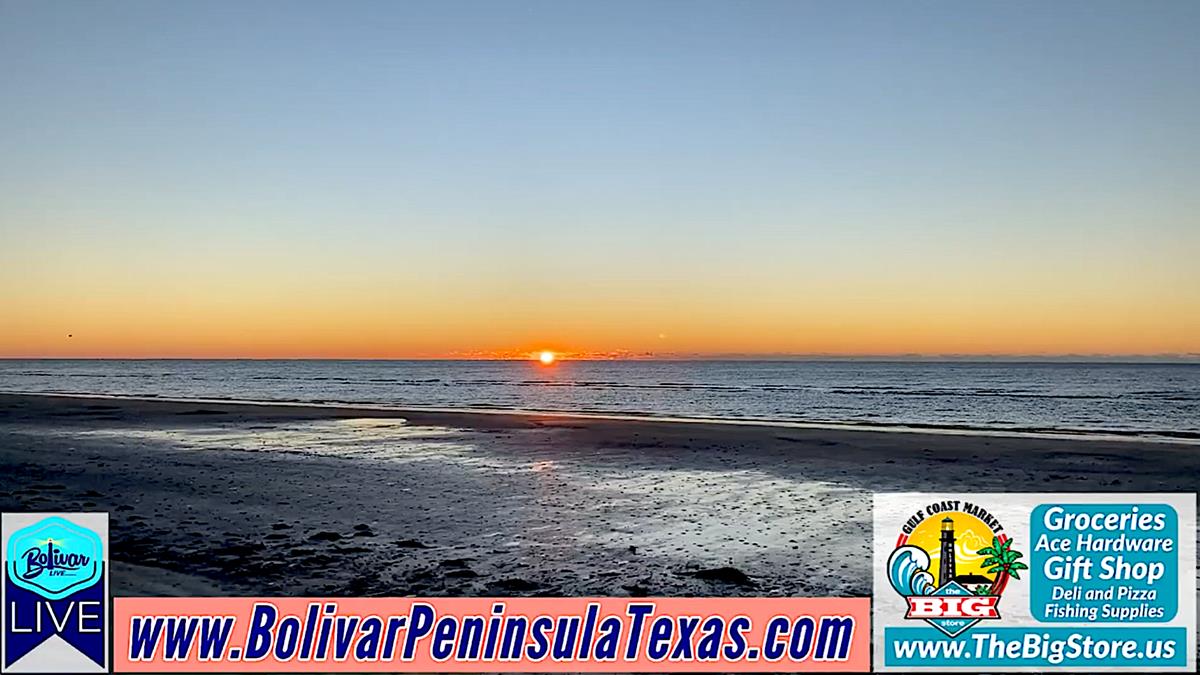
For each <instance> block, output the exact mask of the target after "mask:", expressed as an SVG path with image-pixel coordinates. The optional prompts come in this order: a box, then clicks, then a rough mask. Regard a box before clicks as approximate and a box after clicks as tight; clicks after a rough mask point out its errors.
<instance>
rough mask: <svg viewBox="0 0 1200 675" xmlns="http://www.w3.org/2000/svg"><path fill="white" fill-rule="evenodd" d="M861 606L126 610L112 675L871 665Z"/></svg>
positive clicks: (384, 605) (398, 602) (418, 603)
mask: <svg viewBox="0 0 1200 675" xmlns="http://www.w3.org/2000/svg"><path fill="white" fill-rule="evenodd" d="M869 615H870V601H869V600H868V599H866V598H435V599H419V598H117V599H116V600H114V614H113V629H114V630H113V632H114V646H113V652H114V653H113V662H114V668H113V669H114V671H115V672H221V671H224V672H295V671H313V672H337V671H342V672H355V671H359V672H365V671H387V672H629V671H641V672H648V671H663V672H666V671H672V672H731V671H754V672H766V671H779V672H784V671H788V672H797V671H813V672H818V671H826V672H828V671H851V672H855V671H857V672H862V671H865V670H867V669H869V667H870V656H869V648H870V647H869V640H870V624H869Z"/></svg>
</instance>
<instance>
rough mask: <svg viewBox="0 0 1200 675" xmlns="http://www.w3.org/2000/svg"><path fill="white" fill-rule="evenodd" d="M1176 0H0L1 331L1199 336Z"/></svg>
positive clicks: (318, 344) (553, 345)
mask: <svg viewBox="0 0 1200 675" xmlns="http://www.w3.org/2000/svg"><path fill="white" fill-rule="evenodd" d="M1197 34H1200V3H1198V2H1192V1H1181V2H1154V1H1151V2H1119V3H1109V2H1093V1H1088V2H1039V3H1020V2H1003V3H1001V2H997V3H992V4H990V5H986V4H983V3H977V2H971V3H954V2H938V3H934V2H903V3H891V2H889V3H833V2H829V3H816V2H802V1H794V2H792V1H789V2H780V3H775V2H766V1H760V2H682V1H680V2H649V3H620V2H607V1H606V2H594V3H584V2H560V1H558V0H555V1H547V2H517V1H513V2H495V1H491V0H488V1H481V2H436V3H435V2H429V3H422V2H347V3H340V2H321V3H308V2H266V1H256V2H249V3H240V2H203V3H201V2H182V1H181V2H157V1H156V2H128V1H121V2H104V3H99V2H95V3H82V2H16V1H13V0H0V62H2V63H3V64H4V66H3V68H0V97H2V99H0V100H2V102H3V104H2V105H0V356H10V357H27V356H28V357H34V356H97V357H103V356H113V357H122V356H137V357H150V356H170V357H174V356H188V357H207V356H222V357H224V356H236V357H364V358H365V357H394V358H408V357H494V356H517V357H524V356H525V355H528V354H530V353H532V352H535V351H537V350H541V349H550V350H555V351H558V352H561V353H563V354H565V355H568V356H574V357H576V358H578V357H588V356H592V357H597V356H599V357H604V356H617V357H621V356H647V355H653V356H659V357H670V356H680V355H683V356H704V355H724V354H741V355H755V354H763V355H767V354H769V355H778V354H843V355H854V354H870V355H888V354H908V353H920V354H947V353H954V354H1064V353H1074V354H1160V353H1200V40H1197V39H1196V36H1197Z"/></svg>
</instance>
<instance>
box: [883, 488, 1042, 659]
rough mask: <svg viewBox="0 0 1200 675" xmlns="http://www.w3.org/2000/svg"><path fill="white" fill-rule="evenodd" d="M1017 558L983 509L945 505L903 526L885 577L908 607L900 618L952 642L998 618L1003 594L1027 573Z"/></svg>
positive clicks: (933, 506)
mask: <svg viewBox="0 0 1200 675" xmlns="http://www.w3.org/2000/svg"><path fill="white" fill-rule="evenodd" d="M1022 557H1023V554H1022V553H1021V552H1019V551H1017V550H1016V549H1014V548H1013V540H1012V538H1011V537H1009V536H1008V535H1007V534H1005V533H1004V527H1003V526H1002V525H1001V524H1000V521H999V520H998V519H996V518H995V517H994V516H993V515H991V514H990V513H989V512H988V511H987V510H986V509H984V508H983V507H981V506H979V505H978V504H972V503H970V502H963V501H960V500H945V501H940V502H935V503H931V504H929V505H928V506H927V507H925V508H923V509H920V510H918V511H916V512H915V513H913V514H912V515H911V516H910V517H909V518H908V520H907V521H906V522H905V523H904V526H903V527H902V528H901V533H900V536H899V538H898V539H897V540H896V549H895V550H894V551H892V554H891V555H890V556H889V557H888V562H887V575H888V580H889V581H890V582H891V585H892V588H894V589H895V590H896V592H897V593H899V594H900V595H901V596H903V597H904V598H905V600H906V601H907V603H908V612H907V613H906V614H905V616H904V618H906V619H913V620H920V621H925V622H927V623H928V624H929V625H931V626H933V627H934V628H936V629H938V630H940V631H941V632H942V633H945V634H946V635H947V636H949V637H951V638H956V637H958V636H959V635H962V634H963V633H965V632H967V631H968V630H970V628H971V627H972V626H974V625H975V624H977V623H979V622H980V621H985V620H995V619H999V618H1000V607H999V605H1000V598H1001V596H1002V595H1003V593H1004V589H1005V588H1006V587H1007V586H1008V583H1009V581H1010V580H1013V579H1020V570H1024V569H1028V567H1027V566H1026V565H1025V563H1023V562H1021V561H1020V560H1019V559H1020V558H1022ZM935 565H936V574H935V572H934V566H935Z"/></svg>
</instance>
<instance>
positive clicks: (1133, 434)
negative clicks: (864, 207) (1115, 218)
mask: <svg viewBox="0 0 1200 675" xmlns="http://www.w3.org/2000/svg"><path fill="white" fill-rule="evenodd" d="M0 395H14V396H34V397H38V398H72V399H79V400H102V401H138V402H145V403H154V402H163V403H177V404H178V403H182V404H208V405H229V406H247V407H250V406H255V407H264V408H295V409H299V410H306V409H312V410H329V411H338V412H343V413H356V412H364V413H387V414H388V415H389V416H393V417H402V416H404V415H405V414H413V415H420V414H441V415H457V416H471V415H480V416H494V417H522V418H537V417H541V418H552V419H563V420H594V421H611V422H638V423H646V422H662V423H670V424H697V425H714V426H734V427H767V428H778V429H806V430H825V431H841V432H866V433H898V434H927V435H937V436H970V437H988V438H1041V439H1060V440H1082V441H1109V442H1113V441H1121V442H1133V443H1153V444H1176V445H1200V434H1197V433H1192V432H1183V431H1179V432H1176V431H1135V430H1128V431H1126V430H1113V429H1099V430H1085V429H1027V428H1026V429H1001V428H994V427H972V426H966V425H962V426H955V425H934V424H895V425H887V424H873V423H869V422H849V421H841V422H839V421H815V420H814V421H796V420H771V419H757V418H729V417H685V416H677V415H659V414H655V413H608V412H582V411H562V410H530V409H522V408H487V407H459V408H447V407H437V406H414V405H387V404H380V403H356V402H349V401H339V402H333V403H326V402H312V401H297V400H294V399H291V400H250V399H231V398H187V397H168V396H156V395H151V396H145V395H141V396H139V395H131V394H100V393H87V392H44V391H7V390H0Z"/></svg>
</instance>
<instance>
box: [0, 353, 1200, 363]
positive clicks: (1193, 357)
mask: <svg viewBox="0 0 1200 675" xmlns="http://www.w3.org/2000/svg"><path fill="white" fill-rule="evenodd" d="M0 361H194V362H205V361H211V362H228V361H250V362H276V363H279V362H377V363H388V362H393V363H415V362H426V363H510V362H511V363H526V362H529V363H533V362H536V361H537V359H535V358H531V357H464V356H458V357H443V356H430V357H423V356H403V357H390V356H379V357H360V356H0ZM622 362H629V363H647V362H649V363H706V362H709V363H737V362H745V363H804V362H813V363H820V362H828V363H846V362H864V363H1088V364H1104V363H1111V364H1129V365H1141V364H1170V365H1200V354H1190V353H1178V354H1176V353H1166V354H862V355H837V354H711V355H685V354H672V355H662V356H620V357H602V356H581V357H574V356H570V355H569V354H559V355H558V356H557V359H556V363H557V364H562V363H622Z"/></svg>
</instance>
